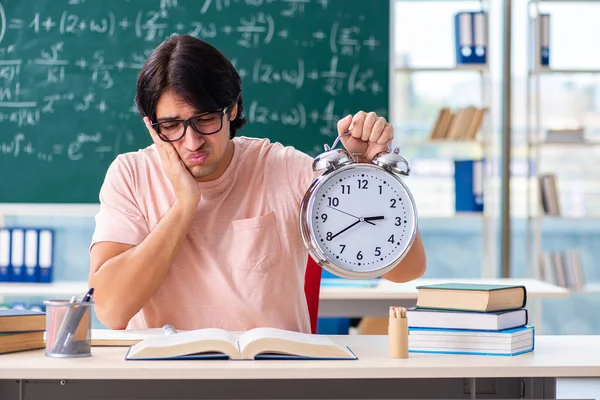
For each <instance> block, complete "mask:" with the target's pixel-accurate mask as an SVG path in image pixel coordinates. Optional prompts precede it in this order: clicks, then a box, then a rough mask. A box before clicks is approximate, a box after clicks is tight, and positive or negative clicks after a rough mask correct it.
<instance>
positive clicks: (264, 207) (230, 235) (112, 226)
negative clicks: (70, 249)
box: [90, 137, 317, 332]
mask: <svg viewBox="0 0 600 400" xmlns="http://www.w3.org/2000/svg"><path fill="white" fill-rule="evenodd" d="M233 141H234V154H233V159H232V161H231V164H230V165H229V167H228V168H227V170H226V171H225V173H224V174H223V175H222V176H220V177H219V178H218V179H216V180H214V181H210V182H199V183H198V185H199V186H200V187H201V192H202V198H201V200H200V204H199V206H198V213H197V214H196V216H195V217H194V221H193V222H192V226H191V228H190V230H189V232H188V234H187V236H186V239H185V243H184V244H183V245H182V247H181V249H180V251H179V254H178V255H177V256H176V258H175V261H174V262H173V265H172V266H171V268H170V270H169V272H168V273H167V275H166V277H165V279H164V281H163V282H162V285H161V286H160V288H159V289H158V290H157V291H156V293H155V294H154V295H153V296H152V297H151V298H150V300H149V301H148V302H147V303H146V305H145V306H144V307H143V308H142V309H141V310H140V312H138V313H137V314H136V315H135V316H134V317H133V318H132V319H131V321H130V322H129V324H128V326H127V327H128V328H136V329H140V328H151V327H161V326H163V325H164V324H167V323H170V324H173V325H174V326H175V327H176V328H178V329H199V328H209V327H210V328H214V327H218V328H223V329H228V330H238V331H241V330H247V329H251V328H254V327H277V328H282V329H289V330H295V331H299V332H310V321H309V315H308V309H307V305H306V299H305V296H304V273H305V269H306V262H307V257H308V253H307V251H306V249H305V247H304V245H303V242H302V238H301V235H300V230H299V221H298V218H299V209H300V202H301V200H302V197H303V196H304V193H305V192H306V190H307V189H308V187H309V186H310V184H311V182H312V180H313V179H314V178H315V177H316V176H317V174H316V173H314V172H313V171H312V158H311V157H310V156H308V155H306V154H304V153H302V152H300V151H298V150H296V149H294V148H293V147H284V146H282V145H281V144H279V143H270V142H269V140H267V139H253V138H247V137H238V138H234V139H233ZM174 200H175V196H174V192H173V189H172V186H171V184H170V182H169V180H168V178H167V177H166V175H165V174H164V172H163V169H162V166H161V163H160V158H159V155H158V152H157V151H156V148H155V146H154V145H152V146H149V147H147V148H145V149H143V150H140V151H137V152H132V153H127V154H122V155H119V156H118V157H117V158H116V160H115V161H114V162H113V163H112V164H111V166H110V168H109V169H108V172H107V174H106V178H105V181H104V184H103V186H102V189H101V191H100V202H101V206H100V211H99V213H98V215H97V216H96V230H95V232H94V235H93V238H92V243H91V246H93V245H94V244H95V243H97V242H102V241H110V242H119V243H126V244H131V245H137V244H139V243H141V242H142V241H143V240H144V238H145V237H146V236H147V235H148V234H149V232H150V231H151V230H152V229H153V228H154V226H155V225H156V224H157V223H158V222H159V221H160V219H161V217H162V216H163V215H164V214H165V213H166V212H167V211H168V210H169V208H170V207H171V205H172V204H173V202H174ZM91 246H90V248H91ZM132 284H135V282H132Z"/></svg>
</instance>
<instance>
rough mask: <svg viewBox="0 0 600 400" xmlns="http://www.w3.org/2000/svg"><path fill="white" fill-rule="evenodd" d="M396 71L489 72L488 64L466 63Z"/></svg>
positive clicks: (405, 68) (397, 70) (397, 69)
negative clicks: (470, 64)
mask: <svg viewBox="0 0 600 400" xmlns="http://www.w3.org/2000/svg"><path fill="white" fill-rule="evenodd" d="M395 70H396V72H480V73H482V72H487V71H488V70H489V67H488V66H487V65H478V64H477V65H472V66H469V65H465V66H462V65H461V66H456V67H396V68H395Z"/></svg>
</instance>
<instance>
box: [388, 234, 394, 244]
mask: <svg viewBox="0 0 600 400" xmlns="http://www.w3.org/2000/svg"><path fill="white" fill-rule="evenodd" d="M388 242H390V243H394V242H395V240H394V235H392V236H390V238H389V239H388Z"/></svg>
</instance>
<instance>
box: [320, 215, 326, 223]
mask: <svg viewBox="0 0 600 400" xmlns="http://www.w3.org/2000/svg"><path fill="white" fill-rule="evenodd" d="M321 219H322V220H323V222H325V221H327V214H321Z"/></svg>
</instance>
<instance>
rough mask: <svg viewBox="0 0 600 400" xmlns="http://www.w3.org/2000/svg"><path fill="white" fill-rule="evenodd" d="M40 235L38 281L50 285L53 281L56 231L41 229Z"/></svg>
mask: <svg viewBox="0 0 600 400" xmlns="http://www.w3.org/2000/svg"><path fill="white" fill-rule="evenodd" d="M39 235H40V237H39V261H38V269H37V281H38V282H43V283H50V282H52V279H53V269H54V231H53V230H51V229H41V230H40V232H39Z"/></svg>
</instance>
